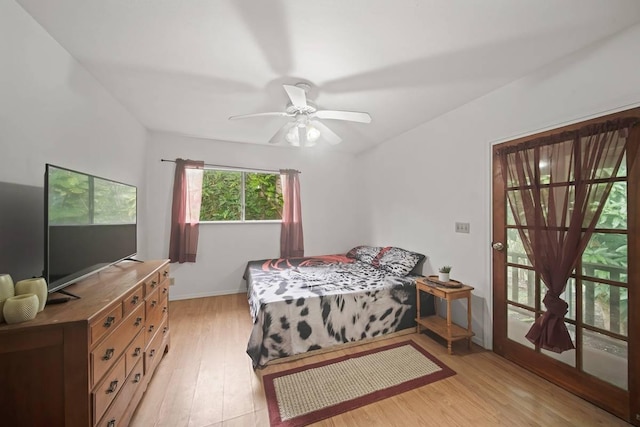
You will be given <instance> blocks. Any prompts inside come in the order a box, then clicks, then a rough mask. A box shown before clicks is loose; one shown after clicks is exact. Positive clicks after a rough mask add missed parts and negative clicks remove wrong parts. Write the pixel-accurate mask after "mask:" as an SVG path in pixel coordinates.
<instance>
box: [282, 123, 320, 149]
mask: <svg viewBox="0 0 640 427" xmlns="http://www.w3.org/2000/svg"><path fill="white" fill-rule="evenodd" d="M298 127H304V128H306V129H305V131H306V133H307V143H306V144H305V147H313V146H314V145H316V141H317V140H318V138H320V130H318V129H317V128H316V127H314V126H311V125H309V124H306V125H305V124H298V125H297V126H292V127H291V129H289V131H288V132H287V133H286V134H285V136H284V139H285V140H286V141H287V142H288V143H289V144H291V145H293V146H294V147H300V136H299V135H298Z"/></svg>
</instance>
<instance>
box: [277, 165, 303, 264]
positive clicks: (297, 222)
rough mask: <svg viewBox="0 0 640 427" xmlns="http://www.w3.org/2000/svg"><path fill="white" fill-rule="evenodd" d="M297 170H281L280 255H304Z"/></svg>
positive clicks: (282, 256)
mask: <svg viewBox="0 0 640 427" xmlns="http://www.w3.org/2000/svg"><path fill="white" fill-rule="evenodd" d="M298 175H299V172H298V171H295V170H290V169H287V170H281V171H280V179H281V181H282V196H283V199H284V204H283V207H282V229H281V230H280V257H281V258H290V257H301V256H304V239H303V236H302V207H301V204H300V179H299V177H298Z"/></svg>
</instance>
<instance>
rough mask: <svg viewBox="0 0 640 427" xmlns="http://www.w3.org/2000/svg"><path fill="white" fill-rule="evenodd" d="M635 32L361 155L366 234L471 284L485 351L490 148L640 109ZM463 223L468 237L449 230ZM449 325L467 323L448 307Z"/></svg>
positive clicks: (488, 337) (639, 40)
mask: <svg viewBox="0 0 640 427" xmlns="http://www.w3.org/2000/svg"><path fill="white" fill-rule="evenodd" d="M638 46H640V25H636V26H634V27H632V28H630V29H628V30H626V31H624V32H623V33H620V34H618V35H617V36H615V37H612V38H611V39H608V40H606V41H604V42H601V43H598V44H597V45H593V46H591V47H590V48H588V49H585V50H583V51H580V52H578V53H576V54H574V55H572V56H570V57H567V58H565V59H563V60H562V61H561V62H557V63H554V64H550V65H549V66H547V67H544V68H543V69H540V70H538V71H537V72H535V73H533V74H532V75H530V76H529V77H527V78H523V79H521V80H518V81H516V82H513V83H512V84H509V85H507V86H505V87H503V88H501V89H499V90H497V91H495V92H492V93H490V94H488V95H486V96H484V97H482V98H479V99H477V100H475V101H473V102H471V103H469V104H467V105H464V106H462V107H460V108H458V109H456V110H454V111H451V112H450V113H448V114H445V115H443V116H441V117H439V118H437V119H435V120H433V121H431V122H429V123H426V124H423V125H421V126H419V127H418V128H416V129H413V130H411V131H410V132H407V133H405V134H403V135H401V136H399V137H397V138H394V139H392V140H390V141H388V142H386V143H385V144H383V145H382V146H379V147H377V148H376V149H374V150H371V151H369V152H367V153H365V154H363V155H362V156H360V158H359V160H360V161H361V166H360V167H361V168H362V170H363V178H364V179H363V182H364V183H365V184H366V185H365V191H364V195H363V203H362V206H366V210H362V211H360V215H363V216H366V218H367V219H366V220H364V223H365V227H366V230H365V235H368V236H370V238H371V241H372V243H373V244H377V245H396V246H401V247H406V248H407V249H411V250H415V251H418V252H422V253H424V254H426V255H427V256H428V257H429V259H428V260H427V262H426V265H425V270H424V272H425V274H433V273H435V272H436V271H437V268H438V267H439V266H442V265H445V264H449V265H452V266H453V270H452V277H453V278H455V279H458V280H461V281H463V282H466V283H468V284H470V285H472V286H475V288H476V289H475V291H474V301H473V304H472V308H473V320H474V324H473V327H474V330H475V332H476V334H477V335H476V337H475V341H476V342H478V343H479V344H481V345H484V346H485V347H487V348H490V347H491V343H492V331H491V328H492V318H491V312H492V311H491V310H492V307H491V297H492V293H491V271H490V262H491V250H490V243H491V189H490V182H491V181H490V180H491V145H492V143H495V142H498V141H505V140H509V139H512V137H514V136H522V135H524V134H529V133H535V132H537V131H540V130H542V129H544V128H550V127H557V125H560V124H564V123H567V122H575V121H580V120H581V119H584V118H587V117H589V116H593V115H602V114H601V113H604V112H609V111H612V110H619V109H622V107H625V106H631V105H635V104H638V103H640V72H638V70H640V55H637V53H636V52H637V50H638ZM456 221H461V222H469V223H470V224H471V233H470V234H458V233H455V232H454V222H456ZM454 315H455V316H454V319H455V320H457V321H459V322H462V321H463V320H464V319H465V315H466V307H465V306H464V305H463V304H456V307H455V312H454Z"/></svg>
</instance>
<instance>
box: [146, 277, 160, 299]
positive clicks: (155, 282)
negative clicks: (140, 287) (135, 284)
mask: <svg viewBox="0 0 640 427" xmlns="http://www.w3.org/2000/svg"><path fill="white" fill-rule="evenodd" d="M159 286H160V273H159V272H158V273H154V274H152V275H151V276H149V278H148V279H147V280H145V281H144V295H145V297H149V295H151V293H152V292H153V291H155V290H156V289H157V288H158V287H159Z"/></svg>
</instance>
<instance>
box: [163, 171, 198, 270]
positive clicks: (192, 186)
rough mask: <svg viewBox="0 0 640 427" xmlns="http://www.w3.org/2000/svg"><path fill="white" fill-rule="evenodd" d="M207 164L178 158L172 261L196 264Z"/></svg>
mask: <svg viewBox="0 0 640 427" xmlns="http://www.w3.org/2000/svg"><path fill="white" fill-rule="evenodd" d="M203 169H204V162H202V161H195V160H183V159H176V172H175V177H174V181H173V205H172V207H171V236H170V241H169V260H170V262H179V263H181V264H182V263H184V262H196V252H197V249H198V227H199V225H198V223H199V221H200V205H201V202H202V175H203Z"/></svg>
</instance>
